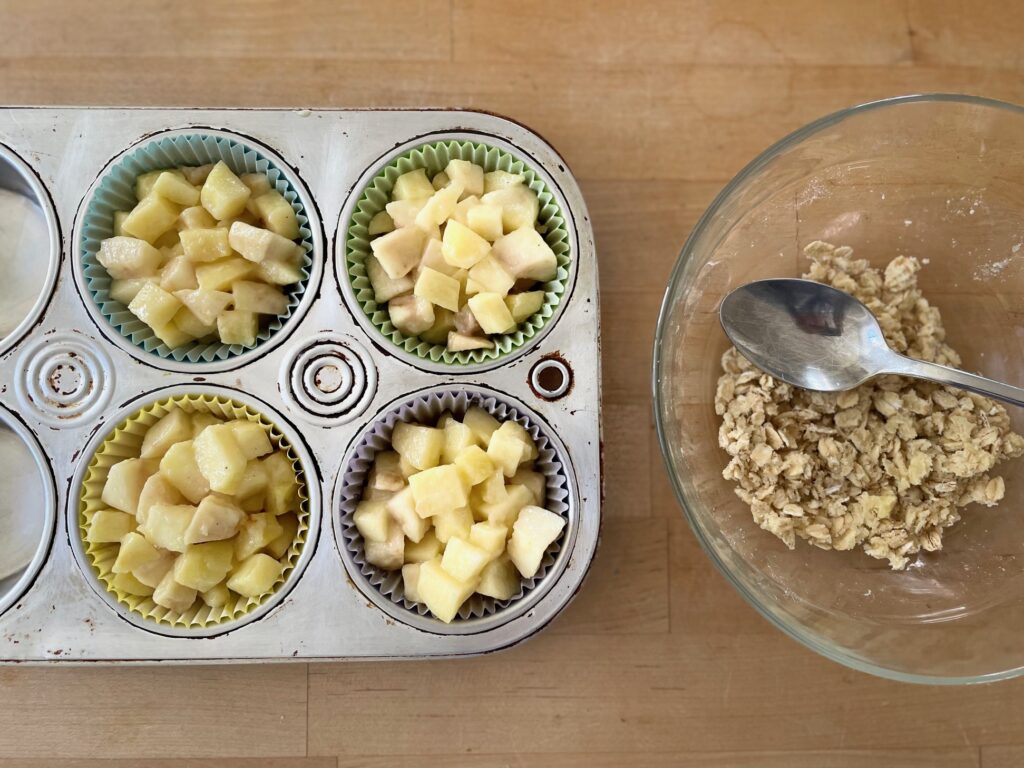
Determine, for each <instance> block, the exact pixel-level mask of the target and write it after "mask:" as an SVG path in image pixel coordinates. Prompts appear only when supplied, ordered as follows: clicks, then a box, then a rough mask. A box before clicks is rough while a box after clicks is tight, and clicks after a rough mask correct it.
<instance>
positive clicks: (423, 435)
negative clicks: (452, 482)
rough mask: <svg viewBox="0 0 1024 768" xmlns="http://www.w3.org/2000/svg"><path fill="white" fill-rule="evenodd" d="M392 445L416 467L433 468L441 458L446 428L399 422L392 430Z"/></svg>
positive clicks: (421, 468) (420, 468)
mask: <svg viewBox="0 0 1024 768" xmlns="http://www.w3.org/2000/svg"><path fill="white" fill-rule="evenodd" d="M391 445H392V447H393V448H394V449H395V450H396V451H397V452H398V454H399V455H400V456H402V457H403V458H404V459H406V460H407V461H408V462H409V463H410V464H412V466H414V467H415V468H416V469H419V470H424V469H431V468H432V467H436V466H437V464H438V462H439V461H440V460H441V451H442V450H443V449H444V430H442V429H435V428H433V427H425V426H423V425H421V424H407V423H405V422H399V423H398V424H396V425H395V428H394V430H393V432H392V435H391Z"/></svg>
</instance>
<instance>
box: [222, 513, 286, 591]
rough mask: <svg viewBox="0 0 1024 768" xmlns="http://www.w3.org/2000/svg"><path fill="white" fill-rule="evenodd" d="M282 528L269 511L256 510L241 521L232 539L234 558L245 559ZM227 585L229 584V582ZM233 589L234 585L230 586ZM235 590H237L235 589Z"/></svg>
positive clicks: (270, 540) (273, 537) (266, 543)
mask: <svg viewBox="0 0 1024 768" xmlns="http://www.w3.org/2000/svg"><path fill="white" fill-rule="evenodd" d="M283 532H284V528H282V527H281V524H280V523H278V522H277V518H276V517H275V516H274V515H272V514H270V513H269V512H258V513H256V514H255V515H250V516H249V519H248V520H245V521H243V523H242V526H241V528H240V529H239V531H238V535H237V536H236V537H235V539H234V543H235V559H236V560H239V561H241V560H245V559H246V558H247V557H250V556H251V555H252V554H253V553H255V552H259V551H260V550H261V549H263V548H264V547H266V546H269V544H270V543H271V542H272V541H273V540H274V539H276V538H277V537H278V536H280V535H281V534H282V533H283ZM228 586H231V585H230V583H229V584H228ZM231 588H232V589H234V587H231ZM235 591H236V592H237V590H235Z"/></svg>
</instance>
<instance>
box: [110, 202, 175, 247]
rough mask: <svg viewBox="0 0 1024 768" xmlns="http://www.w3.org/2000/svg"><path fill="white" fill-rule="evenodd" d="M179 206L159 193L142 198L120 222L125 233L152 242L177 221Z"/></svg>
mask: <svg viewBox="0 0 1024 768" xmlns="http://www.w3.org/2000/svg"><path fill="white" fill-rule="evenodd" d="M180 213H181V208H180V207H179V206H177V205H175V204H174V203H172V202H171V201H170V200H167V199H165V198H163V197H160V195H149V196H148V197H145V198H143V199H142V200H141V201H140V202H139V204H138V205H136V206H135V207H134V208H132V210H131V211H130V212H129V213H128V216H127V218H125V220H124V221H122V222H121V231H122V232H124V233H125V234H128V235H131V236H132V237H137V238H139V239H140V240H145V241H146V242H147V243H152V242H154V241H155V240H157V238H159V237H160V235H162V234H163V233H164V232H167V231H168V230H169V229H171V228H172V227H173V226H174V225H175V223H176V222H177V221H178V214H180Z"/></svg>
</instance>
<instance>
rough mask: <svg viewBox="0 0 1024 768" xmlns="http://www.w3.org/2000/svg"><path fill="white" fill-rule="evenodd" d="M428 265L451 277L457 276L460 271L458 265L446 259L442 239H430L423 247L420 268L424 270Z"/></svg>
mask: <svg viewBox="0 0 1024 768" xmlns="http://www.w3.org/2000/svg"><path fill="white" fill-rule="evenodd" d="M428 267H429V268H430V269H433V270H436V271H438V272H440V273H441V274H443V275H448V276H449V277H455V276H456V275H457V274H458V272H459V268H458V267H453V266H452V265H451V264H449V263H448V262H447V261H445V260H444V247H443V246H442V244H441V241H440V240H428V241H427V244H426V245H425V246H424V247H423V255H422V256H421V257H420V263H419V267H418V269H419V270H420V271H422V270H423V269H426V268H428ZM456 279H457V278H456Z"/></svg>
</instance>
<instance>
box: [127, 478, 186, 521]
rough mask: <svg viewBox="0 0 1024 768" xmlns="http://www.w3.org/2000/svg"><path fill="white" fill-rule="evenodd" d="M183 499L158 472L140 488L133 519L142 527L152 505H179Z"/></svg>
mask: <svg viewBox="0 0 1024 768" xmlns="http://www.w3.org/2000/svg"><path fill="white" fill-rule="evenodd" d="M184 501H185V498H184V497H183V496H182V495H181V493H179V492H178V489H177V488H175V487H174V486H173V485H171V483H169V482H168V481H167V479H166V478H165V477H164V476H163V475H162V474H160V473H159V472H158V473H157V474H155V475H152V476H151V477H149V478H148V479H147V480H146V484H145V485H144V486H142V493H141V494H140V495H139V505H138V508H137V509H136V511H135V519H136V520H137V521H138V524H139V525H144V524H145V522H146V518H147V517H148V516H149V510H150V508H151V507H152V506H153V505H154V504H171V505H174V504H181V503H182V502H184Z"/></svg>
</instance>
